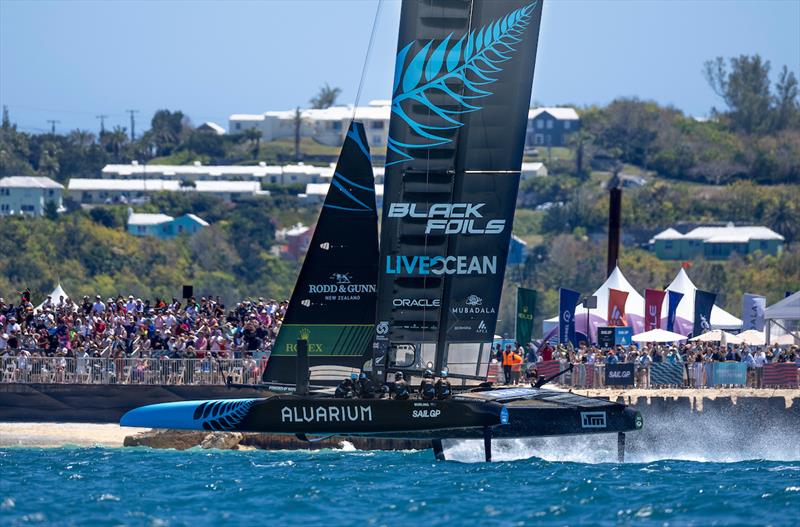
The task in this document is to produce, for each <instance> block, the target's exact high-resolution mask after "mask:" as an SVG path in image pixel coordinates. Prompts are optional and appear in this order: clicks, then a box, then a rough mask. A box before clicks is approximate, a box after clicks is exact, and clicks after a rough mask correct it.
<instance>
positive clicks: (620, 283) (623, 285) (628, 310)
mask: <svg viewBox="0 0 800 527" xmlns="http://www.w3.org/2000/svg"><path fill="white" fill-rule="evenodd" d="M609 289H618V290H620V291H625V292H627V293H628V298H627V300H626V301H625V318H626V319H627V320H628V325H629V326H633V332H634V333H638V332H640V331H642V329H643V328H644V298H643V297H642V295H640V294H639V293H638V291H636V289H635V288H634V287H633V286H632V285H631V283H630V282H628V279H627V278H625V275H623V274H622V271H620V269H619V267H615V268H614V271H613V272H612V273H611V274H610V275H609V276H608V278H606V281H605V282H603V285H601V286H600V287H599V288H598V289H597V291H595V292H594V293H593V294H594V296H596V297H597V308H596V309H592V310H590V311H589V314H590V317H589V318H590V319H589V325H590V328H589V332H590V333H591V334H592V338H593V339H594V340H595V341H596V339H597V328H598V327H602V326H605V325H607V324H608V296H609V292H608V290H609ZM586 317H587V310H586V307H585V306H584V305H583V304H580V305H578V307H577V308H576V309H575V331H578V332H580V333H586ZM543 327H544V333H545V335H546V334H547V333H548V332H550V331H551V330H552V329H554V328H558V316H555V317H553V318H549V319H547V320H545V321H544V323H543Z"/></svg>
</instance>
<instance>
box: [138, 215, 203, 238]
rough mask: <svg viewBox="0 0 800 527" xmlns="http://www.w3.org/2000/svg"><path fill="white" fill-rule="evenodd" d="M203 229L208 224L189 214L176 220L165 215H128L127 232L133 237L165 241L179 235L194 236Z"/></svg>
mask: <svg viewBox="0 0 800 527" xmlns="http://www.w3.org/2000/svg"><path fill="white" fill-rule="evenodd" d="M205 227H208V222H207V221H205V220H204V219H202V218H200V217H199V216H196V215H194V214H191V213H189V214H184V215H183V216H179V217H177V218H173V217H172V216H169V215H167V214H147V213H141V212H133V211H130V212H129V213H128V232H129V233H131V234H133V235H134V236H153V237H156V238H162V239H166V238H173V237H175V236H179V235H181V234H186V235H192V234H196V233H197V232H199V231H200V230H201V229H203V228H205Z"/></svg>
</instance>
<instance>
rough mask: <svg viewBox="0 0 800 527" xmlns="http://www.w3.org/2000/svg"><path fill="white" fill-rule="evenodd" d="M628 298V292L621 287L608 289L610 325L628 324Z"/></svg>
mask: <svg viewBox="0 0 800 527" xmlns="http://www.w3.org/2000/svg"><path fill="white" fill-rule="evenodd" d="M627 300H628V292H627V291H620V290H619V289H609V290H608V325H609V326H627V325H628V323H627V320H626V318H625V302H626V301H627Z"/></svg>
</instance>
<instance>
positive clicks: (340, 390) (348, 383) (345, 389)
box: [333, 379, 355, 399]
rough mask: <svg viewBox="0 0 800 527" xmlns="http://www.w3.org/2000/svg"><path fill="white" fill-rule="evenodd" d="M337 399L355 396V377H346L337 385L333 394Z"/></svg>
mask: <svg viewBox="0 0 800 527" xmlns="http://www.w3.org/2000/svg"><path fill="white" fill-rule="evenodd" d="M333 396H334V397H336V398H337V399H352V398H353V397H354V396H355V392H354V390H353V379H345V380H343V381H342V382H340V383H339V385H338V386H337V387H336V391H335V392H334V394H333Z"/></svg>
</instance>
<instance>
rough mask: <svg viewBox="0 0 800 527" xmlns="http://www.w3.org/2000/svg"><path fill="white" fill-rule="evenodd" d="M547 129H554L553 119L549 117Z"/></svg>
mask: <svg viewBox="0 0 800 527" xmlns="http://www.w3.org/2000/svg"><path fill="white" fill-rule="evenodd" d="M547 129H548V130H552V129H553V121H552V119H548V120H547Z"/></svg>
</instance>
